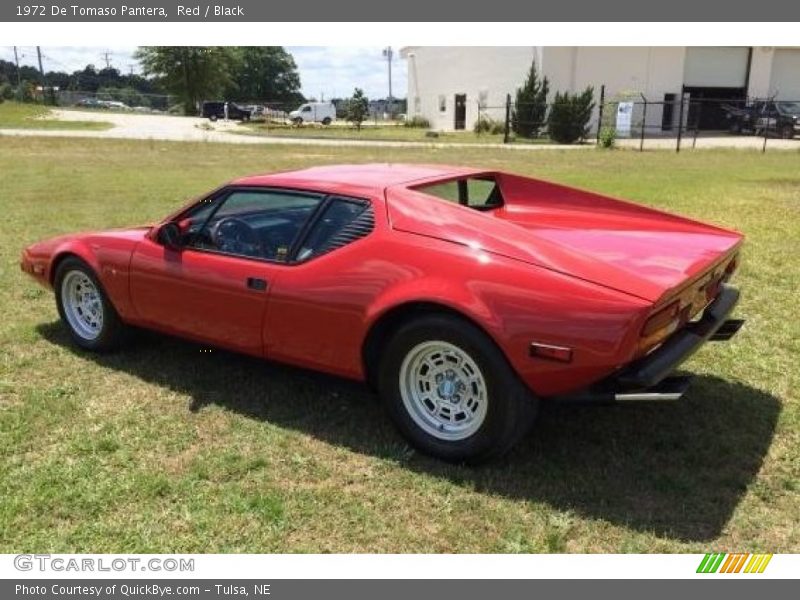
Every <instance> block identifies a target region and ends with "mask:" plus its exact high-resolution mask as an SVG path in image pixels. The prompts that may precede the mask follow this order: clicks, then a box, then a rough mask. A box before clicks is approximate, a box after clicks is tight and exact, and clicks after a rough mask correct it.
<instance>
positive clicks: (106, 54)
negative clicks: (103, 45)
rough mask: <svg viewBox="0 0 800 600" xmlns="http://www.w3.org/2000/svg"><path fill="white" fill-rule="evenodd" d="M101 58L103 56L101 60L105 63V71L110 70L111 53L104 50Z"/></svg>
mask: <svg viewBox="0 0 800 600" xmlns="http://www.w3.org/2000/svg"><path fill="white" fill-rule="evenodd" d="M102 56H103V60H104V61H105V62H106V69H108V68H110V67H111V52H109V51H108V50H106V51H105V52H103V54H102Z"/></svg>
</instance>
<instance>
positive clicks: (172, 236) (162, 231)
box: [156, 221, 182, 250]
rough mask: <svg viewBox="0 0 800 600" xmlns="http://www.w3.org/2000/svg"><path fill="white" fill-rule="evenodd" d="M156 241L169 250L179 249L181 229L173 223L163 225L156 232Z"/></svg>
mask: <svg viewBox="0 0 800 600" xmlns="http://www.w3.org/2000/svg"><path fill="white" fill-rule="evenodd" d="M156 240H157V241H158V243H159V244H161V245H162V246H164V247H165V248H169V249H170V250H180V249H181V246H182V244H181V229H180V227H178V224H177V223H175V222H174V221H169V222H167V223H164V224H163V225H162V226H161V227H159V228H158V231H157V232H156Z"/></svg>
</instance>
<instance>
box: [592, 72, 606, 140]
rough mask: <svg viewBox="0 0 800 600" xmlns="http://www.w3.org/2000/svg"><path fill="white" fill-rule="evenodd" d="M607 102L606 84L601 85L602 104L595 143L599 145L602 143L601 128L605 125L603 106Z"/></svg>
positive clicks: (598, 115)
mask: <svg viewBox="0 0 800 600" xmlns="http://www.w3.org/2000/svg"><path fill="white" fill-rule="evenodd" d="M605 104H606V86H605V84H603V85H601V86H600V106H599V107H598V109H597V136H596V139H595V143H596V144H597V145H598V146H599V145H600V129H601V128H602V127H603V107H605Z"/></svg>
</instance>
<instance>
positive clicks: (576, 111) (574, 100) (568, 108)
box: [547, 86, 594, 144]
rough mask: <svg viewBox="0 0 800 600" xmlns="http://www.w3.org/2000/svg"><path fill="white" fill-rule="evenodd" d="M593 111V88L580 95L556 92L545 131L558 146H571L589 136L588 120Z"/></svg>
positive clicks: (588, 88)
mask: <svg viewBox="0 0 800 600" xmlns="http://www.w3.org/2000/svg"><path fill="white" fill-rule="evenodd" d="M593 110H594V88H593V87H591V86H589V87H587V88H586V89H585V90H584V91H583V92H582V93H580V94H570V93H569V92H564V93H563V94H560V93H558V92H556V96H555V98H553V103H552V104H551V105H550V114H549V115H548V117H547V131H548V133H549V134H550V137H551V138H552V139H553V140H554V141H556V142H558V143H559V144H572V143H575V142H577V141H579V140H582V139H585V138H586V136H587V135H589V120H590V119H591V118H592V111H593Z"/></svg>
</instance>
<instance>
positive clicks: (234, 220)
mask: <svg viewBox="0 0 800 600" xmlns="http://www.w3.org/2000/svg"><path fill="white" fill-rule="evenodd" d="M322 199H323V196H322V195H320V194H307V193H302V192H290V191H280V190H235V191H232V192H231V193H230V194H228V195H227V196H226V197H225V198H223V199H222V200H220V201H219V202H216V203H213V204H212V205H211V206H212V207H213V210H211V211H210V212H209V213H208V214H207V215H205V219H203V221H202V224H201V225H195V224H194V221H195V218H196V217H195V215H192V219H193V225H192V227H196V228H197V230H196V232H194V233H193V234H192V235H190V236H189V239H188V240H187V246H190V247H195V248H197V249H201V250H213V251H216V252H222V253H225V254H234V255H238V256H247V257H252V258H260V259H266V260H276V261H283V260H286V258H287V256H288V253H289V249H290V248H291V246H292V243H293V242H294V240H295V239H296V238H297V235H298V234H299V233H300V230H301V229H302V227H303V225H304V224H305V223H306V221H307V220H308V219H309V217H310V216H311V214H312V213H313V212H314V209H316V208H317V206H319V204H320V202H322ZM205 211H206V209H205V208H201V209H200V211H199V212H201V213H205Z"/></svg>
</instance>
